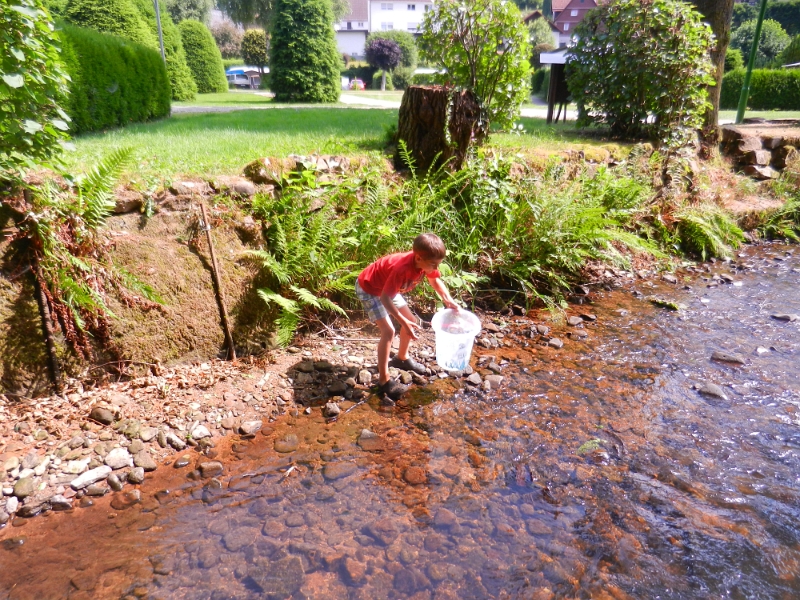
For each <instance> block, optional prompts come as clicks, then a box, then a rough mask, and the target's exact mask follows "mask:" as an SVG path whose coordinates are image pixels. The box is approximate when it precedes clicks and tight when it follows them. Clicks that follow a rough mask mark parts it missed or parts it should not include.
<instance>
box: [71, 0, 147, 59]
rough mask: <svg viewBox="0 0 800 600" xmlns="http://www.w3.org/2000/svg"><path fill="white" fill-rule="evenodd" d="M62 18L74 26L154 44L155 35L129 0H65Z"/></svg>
mask: <svg viewBox="0 0 800 600" xmlns="http://www.w3.org/2000/svg"><path fill="white" fill-rule="evenodd" d="M151 4H152V3H151ZM153 14H154V15H155V10H154V12H153ZM64 18H65V19H66V20H67V21H69V22H70V23H72V24H73V25H77V26H78V27H86V28H88V29H94V30H95V31H102V32H103V33H111V34H113V35H118V36H119V37H123V38H125V39H126V40H131V41H133V42H138V43H140V44H143V45H145V46H150V47H151V48H158V38H157V37H156V36H155V35H153V32H152V31H151V30H150V28H149V27H148V26H147V23H146V22H145V19H144V17H143V16H142V14H141V13H140V12H139V10H137V7H136V5H135V4H134V3H133V1H132V0H69V2H67V6H66V8H65V9H64Z"/></svg>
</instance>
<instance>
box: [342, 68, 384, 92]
mask: <svg viewBox="0 0 800 600" xmlns="http://www.w3.org/2000/svg"><path fill="white" fill-rule="evenodd" d="M377 72H378V70H377V69H376V68H375V67H370V66H369V65H367V66H364V67H349V68H347V69H342V71H341V76H342V77H349V78H350V81H352V80H353V79H360V80H361V81H363V82H364V87H366V88H369V89H371V88H372V78H373V77H374V76H375V74H376V73H377ZM378 86H379V87H378V89H380V84H378Z"/></svg>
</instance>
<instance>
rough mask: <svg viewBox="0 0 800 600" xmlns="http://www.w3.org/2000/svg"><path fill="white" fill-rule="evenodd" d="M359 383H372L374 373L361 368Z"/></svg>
mask: <svg viewBox="0 0 800 600" xmlns="http://www.w3.org/2000/svg"><path fill="white" fill-rule="evenodd" d="M358 383H360V384H361V385H369V384H371V383H372V373H370V372H369V371H367V370H366V369H361V370H360V371H359V372H358Z"/></svg>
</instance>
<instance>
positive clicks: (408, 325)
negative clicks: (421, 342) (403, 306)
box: [403, 319, 420, 340]
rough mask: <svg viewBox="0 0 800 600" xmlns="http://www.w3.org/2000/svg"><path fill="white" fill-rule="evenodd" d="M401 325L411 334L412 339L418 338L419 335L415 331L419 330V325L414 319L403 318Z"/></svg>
mask: <svg viewBox="0 0 800 600" xmlns="http://www.w3.org/2000/svg"><path fill="white" fill-rule="evenodd" d="M403 325H404V326H405V328H406V329H407V330H408V333H409V335H410V336H411V339H412V340H418V339H419V335H417V332H418V331H419V329H420V327H419V325H418V324H417V323H415V322H414V321H410V320H409V319H403Z"/></svg>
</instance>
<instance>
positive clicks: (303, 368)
mask: <svg viewBox="0 0 800 600" xmlns="http://www.w3.org/2000/svg"><path fill="white" fill-rule="evenodd" d="M295 369H297V370H298V371H299V372H300V373H313V372H314V363H313V362H311V361H310V360H304V361H303V362H301V363H298V365H297V366H296V367H295Z"/></svg>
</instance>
